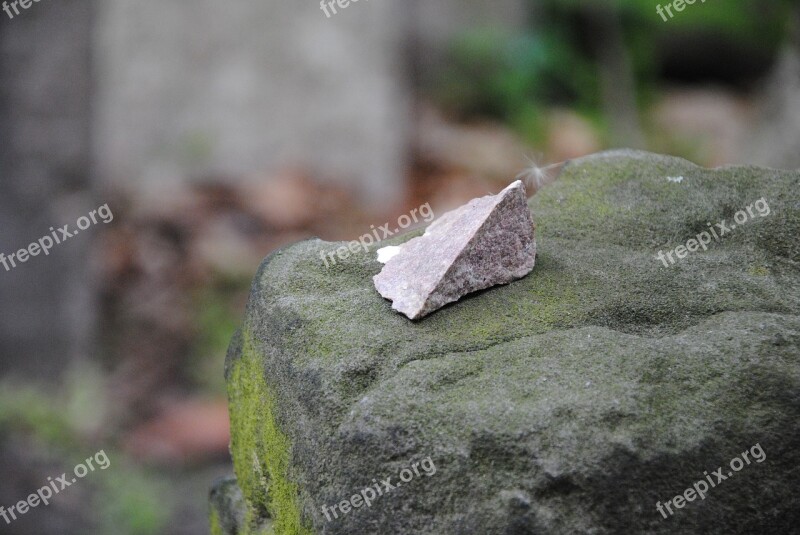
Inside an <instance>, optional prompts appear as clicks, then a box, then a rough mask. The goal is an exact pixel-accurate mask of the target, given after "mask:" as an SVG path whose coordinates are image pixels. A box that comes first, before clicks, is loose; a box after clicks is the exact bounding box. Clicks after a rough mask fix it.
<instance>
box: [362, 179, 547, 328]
mask: <svg viewBox="0 0 800 535" xmlns="http://www.w3.org/2000/svg"><path fill="white" fill-rule="evenodd" d="M527 200H528V198H527V195H526V194H525V186H524V185H523V184H522V182H521V181H519V180H518V181H516V182H514V183H513V184H511V185H510V186H508V187H507V188H505V189H504V190H503V191H501V192H500V193H498V194H497V195H487V196H485V197H481V198H479V199H473V200H472V201H470V202H469V203H467V204H465V205H464V206H462V207H460V208H457V209H455V210H452V211H450V212H447V213H446V214H444V215H443V216H442V217H441V218H439V219H438V220H437V221H435V222H434V223H432V224H431V225H430V226H429V227H428V229H427V230H426V231H425V234H424V235H423V236H420V237H417V238H414V239H412V240H410V241H409V242H407V243H405V244H404V245H402V246H401V247H399V248H397V249H393V252H394V253H396V254H394V256H392V257H391V258H390V259H389V260H388V261H387V262H386V266H385V267H384V268H383V270H382V271H381V272H380V274H378V275H376V276H375V277H374V281H375V288H376V289H377V290H378V292H380V294H381V295H382V296H383V297H385V298H386V299H390V300H392V301H393V304H392V308H394V309H395V310H397V311H399V312H402V313H403V314H405V315H406V316H408V317H409V318H410V319H419V318H422V317H423V316H427V315H428V314H430V313H431V312H434V311H436V310H439V309H440V308H441V307H443V306H445V305H446V304H448V303H452V302H454V301H457V300H458V299H460V298H461V297H463V296H465V295H467V294H470V293H473V292H477V291H478V290H483V289H486V288H491V287H492V286H496V285H498V284H507V283H509V282H511V281H514V280H517V279H519V278H521V277H524V276H525V275H527V274H528V273H530V272H531V270H532V269H533V265H534V263H535V261H536V240H535V239H534V226H533V221H532V220H531V213H530V211H529V210H528V204H527Z"/></svg>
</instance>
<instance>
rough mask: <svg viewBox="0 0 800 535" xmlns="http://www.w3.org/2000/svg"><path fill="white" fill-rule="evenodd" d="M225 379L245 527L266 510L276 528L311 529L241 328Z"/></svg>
mask: <svg viewBox="0 0 800 535" xmlns="http://www.w3.org/2000/svg"><path fill="white" fill-rule="evenodd" d="M228 385H229V386H228V396H229V402H230V414H231V452H232V456H233V464H234V469H235V471H236V475H237V477H238V482H239V486H240V487H241V489H242V492H243V493H244V496H245V499H246V501H247V504H248V517H247V522H246V523H247V525H248V526H249V531H248V532H249V533H253V532H254V530H255V529H256V523H257V522H258V520H259V518H261V517H265V516H269V517H271V518H272V519H274V530H275V533H278V534H281V535H284V534H285V535H302V534H310V533H311V530H310V529H308V527H306V526H305V525H304V524H303V521H302V519H301V514H300V506H299V501H298V488H297V484H296V483H294V482H293V481H292V480H291V478H290V475H289V460H290V456H291V442H290V441H289V439H288V437H287V436H286V435H285V434H284V433H283V432H282V431H281V429H280V427H279V426H278V423H277V421H276V418H275V397H274V395H273V394H272V392H271V390H270V388H269V387H268V385H267V383H266V380H265V378H264V371H263V369H262V367H261V364H260V361H259V358H258V356H257V354H256V353H255V351H254V348H253V346H252V341H251V339H250V336H249V335H248V333H246V332H244V333H243V335H242V352H241V357H240V358H239V359H238V360H237V361H235V362H233V363H232V368H231V370H230V380H229V382H228Z"/></svg>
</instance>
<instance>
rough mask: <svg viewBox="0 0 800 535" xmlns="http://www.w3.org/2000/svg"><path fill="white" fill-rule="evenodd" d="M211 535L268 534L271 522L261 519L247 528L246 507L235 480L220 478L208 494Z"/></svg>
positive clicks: (270, 530) (270, 531)
mask: <svg viewBox="0 0 800 535" xmlns="http://www.w3.org/2000/svg"><path fill="white" fill-rule="evenodd" d="M209 508H210V523H211V535H243V534H246V533H256V534H260V533H263V534H265V535H266V534H269V533H273V531H272V529H271V528H272V522H271V521H270V520H269V519H267V518H261V519H259V520H258V522H254V524H255V525H252V526H248V523H247V505H246V503H245V500H244V496H242V489H240V488H239V486H238V485H237V484H236V478H233V477H228V478H220V479H218V480H217V481H216V482H215V483H214V485H213V486H212V487H211V492H210V493H209Z"/></svg>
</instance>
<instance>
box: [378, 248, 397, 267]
mask: <svg viewBox="0 0 800 535" xmlns="http://www.w3.org/2000/svg"><path fill="white" fill-rule="evenodd" d="M399 252H400V247H397V246H395V245H388V246H386V247H382V248H381V249H378V262H380V263H381V264H385V263H386V262H388V261H389V260H391V259H392V258H393V257H394V256H395V255H397V253H399Z"/></svg>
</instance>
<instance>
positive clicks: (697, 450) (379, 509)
mask: <svg viewBox="0 0 800 535" xmlns="http://www.w3.org/2000/svg"><path fill="white" fill-rule="evenodd" d="M759 199H763V200H764V202H765V203H767V206H768V207H769V214H768V215H766V214H765V215H763V216H762V215H760V214H762V213H763V212H765V211H766V210H763V211H762V212H759V211H757V209H756V208H753V206H754V203H755V202H756V201H757V200H759ZM530 206H531V209H532V212H533V215H534V218H535V221H536V223H537V241H538V258H537V263H536V268H535V269H534V270H533V272H532V273H531V274H530V275H529V276H527V277H526V278H524V279H522V280H519V281H516V282H514V283H511V284H509V285H506V286H501V287H497V288H494V289H490V290H487V291H484V292H481V293H478V294H475V295H473V296H470V297H467V298H465V299H462V300H461V301H460V302H458V303H455V304H453V305H450V306H448V307H446V308H444V309H442V310H440V311H438V312H436V313H435V314H433V315H431V316H429V317H427V318H425V319H423V320H421V321H416V322H412V321H409V320H408V319H406V318H405V317H404V316H401V315H399V314H397V313H395V312H393V311H392V310H391V303H389V302H388V301H385V300H384V299H382V298H381V297H380V296H379V295H378V293H377V292H376V291H375V288H374V287H373V285H372V277H373V276H374V275H375V274H376V273H378V272H379V271H380V269H381V265H380V264H378V263H377V261H376V260H375V254H374V251H370V252H369V253H364V254H355V255H352V256H350V257H349V258H348V259H346V260H343V261H339V262H338V263H337V264H336V265H334V266H331V267H330V268H328V267H326V265H325V264H324V263H323V261H322V260H321V257H320V253H321V252H322V251H325V252H327V251H331V250H335V249H336V248H337V247H338V246H339V245H340V244H334V243H326V242H323V241H320V240H310V241H306V242H302V243H299V244H296V245H293V246H291V247H288V248H286V249H283V250H281V251H277V252H275V253H274V254H272V255H271V256H270V257H268V258H267V259H266V260H265V261H264V263H263V264H262V266H261V268H260V270H259V272H258V274H257V276H256V278H255V282H254V284H253V288H252V293H251V295H250V301H249V305H248V308H247V315H246V318H245V321H244V324H243V327H242V329H241V331H240V333H239V334H238V335H237V336H236V338H235V340H234V342H233V343H232V344H231V349H230V351H229V356H228V361H227V364H226V377H227V381H228V389H229V396H230V414H231V424H232V443H231V453H232V456H233V459H234V464H235V470H236V474H237V479H238V485H239V487H241V491H242V492H243V497H244V502H245V504H246V505H245V512H244V513H243V518H244V520H243V524H244V526H243V527H241V528H239V529H238V532H239V533H250V532H255V529H256V528H254V527H253V528H251V527H252V526H257V525H258V523H259V522H262V521H263V520H264V519H266V518H271V519H272V521H273V522H274V524H273V527H272V528H271V529H274V532H275V533H279V534H283V533H287V534H297V533H303V534H305V533H326V534H348V535H353V534H372V533H402V534H411V533H414V534H437V535H441V534H456V533H458V534H480V535H484V534H525V533H596V534H604V533H644V532H648V533H723V532H725V533H757V532H759V533H761V532H763V533H768V532H769V533H788V532H791V531H792V530H795V529H796V526H797V525H800V496H798V494H797V489H798V488H800V424H799V423H798V422H800V316H798V311H800V238H798V236H800V173H797V172H783V171H775V170H769V169H758V168H752V167H738V168H725V169H717V170H708V169H702V168H699V167H696V166H694V165H692V164H690V163H688V162H686V161H683V160H679V159H675V158H668V157H662V156H656V155H652V154H647V153H638V152H611V153H604V154H599V155H596V156H592V157H588V158H584V159H581V160H575V161H572V162H570V163H568V164H566V166H565V167H564V169H563V171H562V173H561V176H560V177H559V179H558V180H557V181H556V183H554V184H553V185H551V186H549V187H547V188H545V189H544V190H542V191H541V192H540V193H539V194H537V195H536V197H534V198H533V199H532V200H531V202H530ZM748 206H750V207H751V213H752V215H750V214H748V221H747V222H746V223H743V224H741V225H738V226H737V228H736V229H735V230H731V231H730V232H728V233H727V234H726V235H725V236H721V237H720V238H719V239H718V240H714V241H713V242H712V243H711V244H710V245H708V247H707V250H706V251H703V250H702V249H700V250H698V251H695V252H691V253H688V254H687V255H686V257H685V258H683V259H679V260H677V261H676V263H675V264H674V265H673V264H669V265H668V266H665V264H664V262H662V261H661V260H659V259H657V257H656V255H657V254H658V253H659V251H665V252H666V251H669V250H673V249H674V248H676V247H677V246H679V245H682V244H684V245H685V244H686V242H687V240H689V239H691V238H694V237H695V236H697V235H698V234H700V233H701V232H703V231H705V230H707V229H709V228H710V227H709V223H711V224H712V225H713V224H715V223H718V222H728V223H727V224H728V225H729V226H730V225H731V224H732V222H733V221H735V217H736V213H737V212H738V211H740V210H747V207H748ZM760 206H762V207H763V206H764V204H763V203H762V204H761V205H760ZM409 238H410V236H404V237H401V238H398V239H397V240H394V243H399V242H402V241H404V240H407V239H409ZM382 245H386V244H382ZM756 445H758V446H759V448H761V450H762V451H763V452H764V454H765V459H762V461H761V462H756V461H752V459H753V455H752V448H753V447H754V446H756ZM743 452H751V455H750V456H749V458H750V459H751V461H752V462H749V463H748V464H746V465H745V466H744V467H743V468H742V469H741V470H740V471H738V472H736V473H734V474H733V475H732V476H730V477H728V479H727V480H725V481H721V482H720V483H718V484H717V486H715V487H713V488H710V490H709V491H708V492H707V495H706V496H705V498H704V499H702V500H700V499H695V500H694V501H692V502H690V503H685V504H684V505H683V507H682V508H677V507H675V506H673V507H672V510H673V512H674V514H673V515H668V517H667V518H666V519H665V518H664V517H663V516H662V515H661V514H660V513H659V512H658V511H657V509H656V503H657V502H661V503H664V502H666V501H668V500H671V499H672V498H673V497H675V496H676V495H679V494H683V493H684V490H685V489H687V488H690V487H692V485H693V484H694V483H696V482H698V481H700V480H704V478H705V476H704V472H707V473H708V474H712V472H713V471H715V470H717V469H718V467H723V468H724V474H727V472H728V471H729V468H728V466H729V462H730V461H731V460H732V459H734V458H735V457H741V456H742V453H743ZM425 459H429V465H430V464H431V463H432V464H435V473H433V474H432V475H430V474H429V472H425V473H422V472H421V471H420V470H419V469H418V467H419V466H425V465H424V464H422V465H421V464H420V463H423V462H424V460H425ZM415 464H416V467H417V468H415V470H416V472H417V473H412V472H410V471H409V470H410V469H411V468H412V467H413V466H414V465H415ZM404 470H406V472H405V476H408V474H409V473H411V474H412V476H411V477H410V478H405V479H408V481H407V482H403V483H402V485H397V483H400V482H401V480H400V475H401V474H403V471H404ZM731 472H732V473H733V471H731ZM387 477H391V480H390V482H391V484H392V485H393V486H394V485H397V488H395V489H393V490H391V491H387V490H386V487H382V488H383V490H384V491H386V493H385V494H383V495H382V496H379V497H377V498H376V499H374V500H372V503H371V506H369V507H367V506H366V505H363V504H362V505H361V506H359V507H357V508H355V504H356V500H352V502H351V503H352V505H351V507H353V509H352V510H350V511H349V512H344V511H343V508H342V507H341V506H340V505H339V506H338V509H336V511H337V512H338V515H336V516H337V517H338V518H334V517H333V515H331V514H330V510H331V507H332V506H333V505H337V504H341V502H342V501H344V500H349V499H350V498H351V497H352V496H354V495H356V494H359V493H361V491H362V490H364V489H366V488H373V489H374V488H375V485H376V483H377V484H379V485H380V481H382V480H385V479H386V478H387ZM714 481H715V482H716V480H714ZM378 488H381V487H380V486H379V487H378ZM323 506H325V507H327V509H326V510H327V511H328V516H330V518H331V519H330V520H329V519H328V518H327V517H326V514H325V513H324V512H323ZM248 526H251V527H248Z"/></svg>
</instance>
